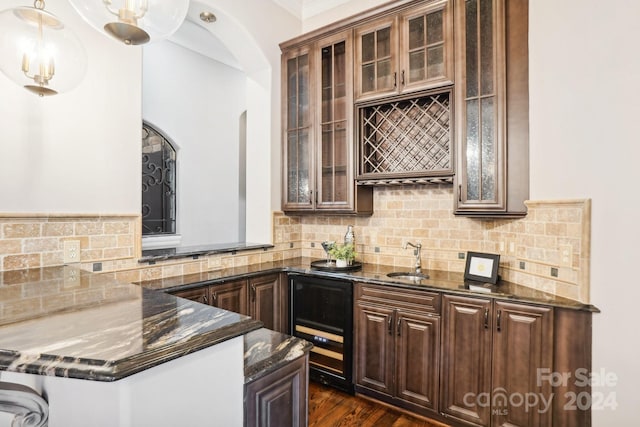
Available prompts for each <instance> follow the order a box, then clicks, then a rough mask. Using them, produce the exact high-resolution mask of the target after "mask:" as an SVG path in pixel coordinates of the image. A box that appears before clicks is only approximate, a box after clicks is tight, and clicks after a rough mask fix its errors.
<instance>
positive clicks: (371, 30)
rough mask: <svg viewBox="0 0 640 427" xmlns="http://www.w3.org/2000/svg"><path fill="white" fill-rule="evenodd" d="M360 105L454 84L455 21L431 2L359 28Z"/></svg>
mask: <svg viewBox="0 0 640 427" xmlns="http://www.w3.org/2000/svg"><path fill="white" fill-rule="evenodd" d="M355 34H356V55H355V56H356V66H355V72H356V84H355V86H356V87H355V94H356V95H355V96H356V98H357V99H358V100H361V99H371V98H376V97H380V96H389V95H395V94H398V93H405V92H410V91H416V90H421V89H428V88H433V87H437V86H444V85H449V84H452V83H453V15H452V12H451V6H450V2H449V1H447V0H440V1H431V2H427V4H426V5H421V6H419V7H413V8H411V9H408V10H406V11H404V12H403V13H401V14H399V15H396V16H391V17H387V18H382V19H379V20H376V21H374V22H371V23H368V24H365V25H362V26H360V27H357V28H356V30H355Z"/></svg>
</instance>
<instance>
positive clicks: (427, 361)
mask: <svg viewBox="0 0 640 427" xmlns="http://www.w3.org/2000/svg"><path fill="white" fill-rule="evenodd" d="M396 317H397V319H396V328H395V330H396V331H395V332H396V335H397V336H396V396H397V398H398V399H402V400H404V401H405V402H408V403H411V404H414V405H417V406H418V407H419V408H416V409H418V410H420V409H422V408H424V409H429V410H432V411H437V409H438V384H439V381H438V378H439V371H440V365H439V361H440V318H439V317H438V316H425V315H420V314H414V313H406V312H403V311H401V310H400V311H398V312H397V316H396Z"/></svg>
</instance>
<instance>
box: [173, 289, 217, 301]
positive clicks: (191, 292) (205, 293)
mask: <svg viewBox="0 0 640 427" xmlns="http://www.w3.org/2000/svg"><path fill="white" fill-rule="evenodd" d="M172 295H175V296H177V297H180V298H185V299H188V300H191V301H195V302H200V303H202V304H207V305H209V287H208V286H202V287H199V288H195V289H186V290H184V291H177V292H172Z"/></svg>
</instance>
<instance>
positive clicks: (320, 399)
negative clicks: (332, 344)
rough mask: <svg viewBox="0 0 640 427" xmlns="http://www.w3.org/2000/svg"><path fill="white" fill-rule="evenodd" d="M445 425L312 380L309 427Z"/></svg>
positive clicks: (424, 426) (422, 426)
mask: <svg viewBox="0 0 640 427" xmlns="http://www.w3.org/2000/svg"><path fill="white" fill-rule="evenodd" d="M338 426H340V427H355V426H357V427H446V426H445V425H444V424H440V423H437V422H434V421H427V420H425V419H422V418H418V417H413V416H411V415H409V414H407V413H405V412H402V411H400V410H397V409H393V408H390V407H387V406H385V405H382V404H380V403H377V402H374V401H372V400H369V399H365V398H363V397H359V396H351V395H349V394H346V393H343V392H341V391H339V390H336V389H334V388H331V387H326V386H324V385H322V384H318V383H316V382H313V381H310V382H309V427H338Z"/></svg>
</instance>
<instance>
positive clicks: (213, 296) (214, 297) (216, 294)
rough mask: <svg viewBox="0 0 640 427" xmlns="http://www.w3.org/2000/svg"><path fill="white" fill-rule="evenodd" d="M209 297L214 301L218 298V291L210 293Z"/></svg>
mask: <svg viewBox="0 0 640 427" xmlns="http://www.w3.org/2000/svg"><path fill="white" fill-rule="evenodd" d="M211 299H212V300H214V301H215V300H217V299H218V293H217V292H214V293H213V295H211Z"/></svg>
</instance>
